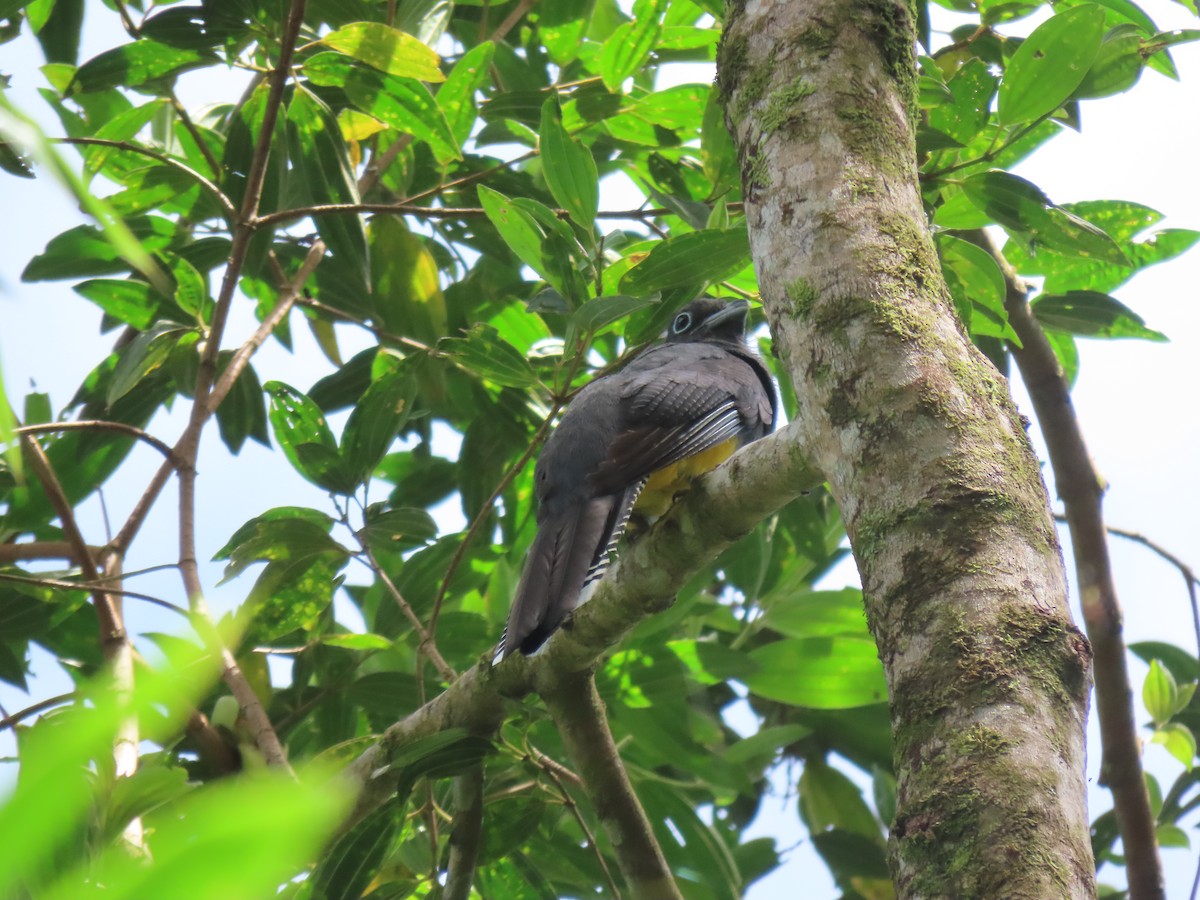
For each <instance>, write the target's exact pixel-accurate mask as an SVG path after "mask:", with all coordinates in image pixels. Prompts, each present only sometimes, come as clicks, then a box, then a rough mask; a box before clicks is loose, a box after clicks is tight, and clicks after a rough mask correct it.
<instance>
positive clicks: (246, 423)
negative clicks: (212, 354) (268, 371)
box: [217, 350, 271, 455]
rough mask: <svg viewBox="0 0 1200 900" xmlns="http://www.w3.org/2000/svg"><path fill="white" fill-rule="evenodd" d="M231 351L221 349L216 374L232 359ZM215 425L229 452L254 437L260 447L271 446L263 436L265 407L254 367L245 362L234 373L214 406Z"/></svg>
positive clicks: (239, 448)
mask: <svg viewBox="0 0 1200 900" xmlns="http://www.w3.org/2000/svg"><path fill="white" fill-rule="evenodd" d="M233 355H234V354H233V351H231V350H222V351H221V354H220V356H219V357H218V358H217V375H218V377H220V375H221V374H222V373H224V371H225V367H226V366H227V365H229V362H230V360H232V359H233ZM217 428H218V430H219V431H220V433H221V440H222V441H223V442H224V444H225V446H226V447H228V448H229V452H230V453H233V454H234V455H237V454H238V453H240V452H241V450H242V446H243V445H244V444H245V443H246V438H254V440H256V441H258V443H260V444H262V445H263V446H264V447H269V446H271V440H270V437H269V436H268V435H267V407H266V403H265V402H264V400H263V389H262V385H261V384H260V383H259V380H258V373H257V372H256V371H254V366H252V365H249V364H247V366H246V368H244V369H242V372H241V374H240V375H238V378H237V381H235V382H234V383H233V388H232V390H230V392H229V394H228V396H226V398H225V399H224V400H223V401H222V403H221V405H220V406H218V407H217Z"/></svg>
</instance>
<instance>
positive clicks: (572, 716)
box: [542, 672, 683, 900]
mask: <svg viewBox="0 0 1200 900" xmlns="http://www.w3.org/2000/svg"><path fill="white" fill-rule="evenodd" d="M542 697H543V699H545V701H546V706H547V707H548V708H549V710H550V715H551V717H553V719H554V724H555V725H556V726H558V731H559V734H560V735H561V736H562V742H563V746H564V747H565V748H566V750H567V753H568V755H570V757H571V760H572V761H573V762H574V763H575V768H576V769H578V770H579V774H580V777H582V778H583V783H584V785H585V786H586V789H587V792H588V795H589V796H590V797H591V800H592V805H593V806H594V807H595V809H596V815H597V816H598V817H599V819H600V822H601V824H603V825H604V830H605V831H607V832H608V838H609V843H610V844H611V845H612V848H613V853H614V854H615V855H616V857H617V863H618V865H619V866H620V867H621V874H622V875H624V876H625V883H626V884H627V885H629V889H630V892H631V893H632V894H633V896H635V897H637V898H639V900H643V898H644V900H650V898H654V900H657V898H663V900H683V894H681V893H680V891H679V888H678V886H677V885H676V884H675V877H674V875H673V874H672V872H671V867H670V866H669V865H667V860H666V857H665V856H664V855H663V852H662V848H661V847H660V846H659V844H658V839H657V838H656V837H655V836H654V829H653V828H652V827H651V825H650V820H649V819H648V818H647V817H646V811H645V810H644V809H643V808H642V804H641V803H640V802H639V801H638V798H637V794H636V793H634V790H633V785H632V784H631V783H630V781H629V775H628V773H627V772H626V771H625V766H624V764H623V763H622V762H621V755H620V754H619V753H618V752H617V747H616V744H615V743H614V742H613V737H612V732H611V731H609V728H608V717H607V714H606V712H605V709H604V701H603V700H601V699H600V695H599V693H597V691H596V682H595V679H594V678H593V677H592V673H591V672H580V673H576V674H574V675H569V676H565V677H562V678H560V679H558V680H557V683H556V685H555V689H554V690H552V691H546V692H543V693H542Z"/></svg>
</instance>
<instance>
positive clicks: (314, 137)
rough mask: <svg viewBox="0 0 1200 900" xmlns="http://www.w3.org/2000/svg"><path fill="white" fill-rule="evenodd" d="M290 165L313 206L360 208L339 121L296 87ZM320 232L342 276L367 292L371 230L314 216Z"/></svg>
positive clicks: (358, 221) (348, 220)
mask: <svg viewBox="0 0 1200 900" xmlns="http://www.w3.org/2000/svg"><path fill="white" fill-rule="evenodd" d="M287 125H288V128H287V135H288V163H289V165H290V168H291V172H290V176H291V180H292V181H293V182H295V183H296V184H297V185H298V187H299V191H298V193H300V195H301V196H304V197H305V199H306V200H311V201H312V202H313V203H358V202H359V200H360V198H359V194H358V184H357V181H356V179H355V177H354V169H353V166H351V164H350V156H349V152H348V151H347V148H346V143H345V141H343V140H342V132H341V129H340V128H339V127H338V124H337V120H336V119H335V117H334V115H333V113H332V112H331V111H330V109H329V107H328V106H326V105H325V104H324V103H322V102H321V100H320V99H319V98H318V97H317V96H316V95H315V94H313V93H312V92H311V91H308V90H306V89H305V88H303V87H297V88H296V89H295V91H294V93H293V94H292V102H291V103H290V104H289V105H288V109H287ZM314 221H315V223H316V226H317V233H318V234H320V235H321V238H322V240H324V241H325V243H326V244H328V246H329V249H330V250H331V251H332V253H333V257H334V260H336V261H338V262H342V263H345V264H346V265H345V267H344V268H343V271H346V272H348V273H352V277H354V278H356V279H358V285H359V287H358V289H359V290H361V291H362V292H363V293H367V292H368V285H369V284H370V262H369V253H368V249H367V231H366V228H365V226H364V225H363V221H362V217H361V216H357V215H337V216H316V217H314Z"/></svg>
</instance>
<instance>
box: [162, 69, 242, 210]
mask: <svg viewBox="0 0 1200 900" xmlns="http://www.w3.org/2000/svg"><path fill="white" fill-rule="evenodd" d="M168 96H169V97H170V98H171V106H172V107H174V109H175V114H176V115H177V116H179V121H180V122H182V123H183V127H184V128H185V129H186V130H187V133H188V134H190V135H191V136H192V140H193V141H195V142H196V147H197V148H199V150H200V155H201V156H203V157H204V161H205V162H206V163H208V168H209V170H210V171H211V172H212V173H213V174H214V175H216V174H217V173H219V172H220V171H221V163H220V161H219V160H218V159H217V158H216V157H215V156H214V155H213V152H212V148H210V147H209V146H208V141H206V140H205V139H204V135H203V134H202V133H201V132H200V129H199V127H197V125H196V123H195V122H193V121H192V117H191V116H190V115H188V111H187V107H186V106H184V105H183V104H182V103H180V102H179V98H178V97H177V96H175V89H174V88H168ZM229 208H230V211H231V212H232V211H233V203H232V202H231V203H230V204H229Z"/></svg>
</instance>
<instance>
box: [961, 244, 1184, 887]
mask: <svg viewBox="0 0 1200 900" xmlns="http://www.w3.org/2000/svg"><path fill="white" fill-rule="evenodd" d="M966 237H967V238H968V239H969V240H971V241H972V242H973V243H975V244H976V245H978V246H979V247H981V248H982V249H984V250H985V251H987V252H988V253H990V254H991V255H992V257H993V258H994V259H995V260H996V263H997V265H999V267H1000V271H1001V272H1002V273H1003V274H1004V280H1005V284H1006V299H1005V307H1006V309H1007V311H1008V320H1009V323H1010V324H1011V325H1012V328H1013V331H1015V332H1016V334H1017V336H1018V337H1019V338H1020V340H1021V344H1022V346H1021V347H1017V346H1015V345H1010V347H1009V350H1010V352H1011V353H1012V355H1013V358H1014V359H1015V360H1016V363H1017V368H1018V369H1019V370H1020V372H1021V379H1022V380H1023V381H1024V382H1025V387H1026V388H1027V389H1028V390H1029V397H1030V399H1031V400H1032V401H1033V407H1034V411H1035V412H1036V414H1037V418H1038V422H1039V424H1040V425H1041V428H1042V435H1043V437H1044V438H1045V439H1046V448H1047V450H1048V451H1049V454H1050V467H1051V469H1052V470H1053V472H1054V481H1055V484H1056V485H1057V487H1058V495H1059V497H1061V498H1062V501H1063V506H1064V508H1065V510H1066V518H1067V526H1068V528H1069V530H1070V532H1071V546H1072V549H1073V551H1074V554H1075V571H1076V574H1077V578H1078V580H1079V603H1080V607H1081V609H1082V612H1083V620H1084V624H1085V626H1086V627H1087V634H1088V639H1089V640H1090V641H1091V644H1092V652H1093V653H1094V659H1095V664H1094V666H1093V672H1094V677H1095V683H1096V710H1097V713H1098V715H1099V719H1100V744H1101V750H1102V752H1103V759H1102V762H1101V766H1100V771H1101V780H1102V783H1104V784H1106V785H1107V786H1108V788H1109V790H1111V791H1112V795H1113V807H1114V809H1115V811H1116V815H1117V824H1118V827H1119V828H1120V832H1121V841H1122V844H1123V845H1124V848H1125V860H1126V869H1127V871H1128V874H1129V893H1130V897H1131V898H1133V900H1145V898H1154V900H1157V898H1163V897H1165V891H1164V887H1163V873H1162V863H1161V861H1160V859H1159V855H1158V843H1157V839H1156V837H1155V825H1154V814H1153V813H1152V811H1151V809H1150V799H1149V796H1148V795H1147V792H1146V782H1145V779H1144V776H1143V772H1142V759H1141V744H1140V742H1139V741H1138V734H1137V722H1136V721H1135V719H1134V715H1133V704H1132V703H1131V697H1132V695H1133V690H1132V687H1131V686H1130V681H1129V671H1128V668H1127V663H1126V658H1125V656H1126V654H1125V641H1124V638H1123V631H1124V626H1123V624H1122V615H1121V605H1120V602H1119V601H1118V599H1117V589H1116V585H1115V584H1114V582H1113V573H1112V564H1111V562H1110V560H1109V556H1108V542H1107V540H1106V533H1105V526H1104V513H1103V510H1102V502H1103V495H1104V488H1103V482H1102V481H1101V479H1100V476H1099V474H1098V473H1097V472H1096V469H1095V467H1094V466H1093V464H1092V459H1091V456H1090V455H1089V454H1088V451H1087V445H1086V443H1085V442H1084V439H1083V432H1082V430H1081V429H1080V427H1079V421H1078V419H1077V418H1076V417H1075V409H1074V406H1073V405H1072V403H1071V391H1070V387H1069V386H1068V384H1067V381H1066V379H1065V378H1064V377H1063V371H1062V367H1061V366H1060V365H1059V363H1058V359H1057V357H1056V356H1055V354H1054V349H1053V348H1052V347H1051V346H1050V342H1049V341H1048V340H1047V339H1046V334H1045V332H1044V331H1043V330H1042V328H1041V326H1040V325H1039V324H1038V322H1037V320H1036V319H1035V318H1034V317H1033V313H1032V311H1031V309H1030V307H1029V297H1028V288H1027V286H1026V285H1025V283H1024V282H1023V281H1022V280H1021V279H1020V277H1019V276H1018V275H1017V273H1016V271H1015V270H1014V269H1013V267H1012V266H1011V265H1010V264H1009V262H1008V260H1007V259H1005V257H1004V254H1002V253H1001V252H1000V251H999V249H998V248H997V247H996V246H995V244H993V243H992V240H991V238H990V237H989V236H988V234H987V233H986V232H985V231H983V230H982V229H980V230H978V231H972V232H969V233H967V234H966Z"/></svg>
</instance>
